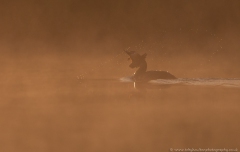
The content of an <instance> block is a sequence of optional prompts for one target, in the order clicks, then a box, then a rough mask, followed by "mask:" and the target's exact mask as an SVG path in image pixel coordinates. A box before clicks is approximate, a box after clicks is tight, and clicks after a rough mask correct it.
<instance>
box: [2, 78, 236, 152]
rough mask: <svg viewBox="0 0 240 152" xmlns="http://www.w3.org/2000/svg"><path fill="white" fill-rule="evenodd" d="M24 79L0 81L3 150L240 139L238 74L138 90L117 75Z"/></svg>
mask: <svg viewBox="0 0 240 152" xmlns="http://www.w3.org/2000/svg"><path fill="white" fill-rule="evenodd" d="M24 80H25V81H12V82H11V81H8V82H2V85H1V102H0V108H1V110H0V122H1V125H0V133H1V137H0V143H1V146H0V147H1V148H0V150H1V151H9V152H10V151H24V152H28V151H29V152H32V151H39V152H40V151H41V152H42V151H49V152H50V151H58V152H64V151H72V152H75V151H76V152H78V151H90V152H91V151H92V152H94V151H104V152H105V151H119V152H122V151H129V152H130V151H131V152H133V151H138V152H139V151H143V152H145V151H156V152H157V151H168V150H169V148H224V147H225V148H226V147H228V148H237V146H238V144H239V142H240V137H239V128H240V121H239V119H238V117H239V115H240V112H239V101H240V96H239V79H230V80H228V79H177V80H171V81H169V80H155V81H151V82H150V83H147V84H146V83H143V84H139V83H138V84H135V88H134V83H133V82H122V81H120V80H119V79H84V80H81V81H80V80H78V79H76V78H69V79H66V78H64V77H58V78H55V79H52V80H49V79H48V80H43V79H37V78H36V79H35V81H34V80H26V79H24ZM37 80H38V81H37ZM226 84H227V85H226ZM136 85H137V86H136ZM225 85H226V86H227V87H226V86H225ZM232 86H234V87H232Z"/></svg>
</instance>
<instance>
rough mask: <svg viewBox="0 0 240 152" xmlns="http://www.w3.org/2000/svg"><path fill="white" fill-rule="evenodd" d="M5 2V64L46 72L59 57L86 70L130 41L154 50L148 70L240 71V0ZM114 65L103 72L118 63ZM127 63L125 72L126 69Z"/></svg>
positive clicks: (189, 73) (183, 73) (180, 73)
mask: <svg viewBox="0 0 240 152" xmlns="http://www.w3.org/2000/svg"><path fill="white" fill-rule="evenodd" d="M0 3H1V4H0V21H1V24H0V50H1V60H0V61H1V62H2V63H1V68H3V69H5V68H7V69H9V68H13V67H14V68H22V67H21V64H22V66H24V67H25V66H28V65H29V64H30V65H35V66H36V70H39V71H41V70H43V69H44V65H45V64H47V66H48V67H51V68H52V69H55V68H56V65H54V64H58V65H57V67H58V68H59V67H60V66H63V65H64V67H62V68H70V67H72V69H73V70H79V74H80V73H81V72H83V71H84V72H89V71H88V70H89V69H92V68H96V66H97V65H100V64H102V63H103V62H105V61H106V60H107V59H112V58H115V56H116V55H118V54H119V53H121V52H122V51H123V50H124V49H126V48H128V47H130V50H135V51H139V52H140V53H144V52H147V53H148V54H149V56H148V62H149V67H150V69H159V70H169V71H171V73H173V74H175V75H176V76H177V77H239V74H240V70H239V68H237V66H238V65H239V61H240V59H239V48H240V43H239V39H240V28H239V27H240V15H239V14H240V9H239V8H240V2H239V1H238V0H231V1H228V0H211V1H208V0H201V1H190V0H182V1H174V0H169V1H157V0H156V1H154V0H150V1H147V0H146V1H145V0H140V1H129V0H126V1H125V0H121V1H110V0H109V1H108V0H104V1H76V0H69V1H57V0H48V1H46V0H43V1H34V0H26V1H14V0H12V1H5V0H1V2H0ZM120 58H121V59H119V58H118V59H119V62H121V63H123V62H126V60H125V59H124V58H123V55H121V57H120ZM123 59H124V60H123ZM85 60H86V61H85ZM89 61H91V62H89ZM19 62H20V63H19ZM32 62H33V63H32ZM114 64H116V63H115V62H111V64H108V65H104V66H103V67H105V68H103V67H101V71H110V69H106V67H108V68H109V67H110V66H114V67H111V68H112V69H114V68H115V65H114ZM128 64H129V63H127V64H124V65H123V66H122V69H123V71H121V72H119V73H123V72H126V71H125V70H128V67H127V65H128ZM6 65H7V66H6ZM66 65H67V67H65V66H66ZM85 67H87V68H85ZM120 67H121V66H119V69H121V68H120ZM77 68H78V69H77ZM5 70H6V69H5ZM118 71H119V70H118ZM116 72H117V71H116ZM116 72H115V73H116ZM128 72H130V71H128ZM128 72H126V73H128ZM132 72H133V71H131V73H132ZM98 73H99V72H96V73H95V75H96V74H98ZM113 73H114V72H112V73H111V74H113ZM119 73H117V74H116V75H115V76H119ZM124 74H125V73H124ZM104 75H106V74H104ZM109 77H112V76H111V75H109V76H108V78H109Z"/></svg>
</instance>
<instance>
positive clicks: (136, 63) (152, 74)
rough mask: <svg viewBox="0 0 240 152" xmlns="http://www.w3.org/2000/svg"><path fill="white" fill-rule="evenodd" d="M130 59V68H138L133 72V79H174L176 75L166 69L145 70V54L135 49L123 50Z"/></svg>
mask: <svg viewBox="0 0 240 152" xmlns="http://www.w3.org/2000/svg"><path fill="white" fill-rule="evenodd" d="M125 52H126V53H127V54H128V55H129V56H130V58H129V59H131V60H132V63H131V64H130V65H129V67H130V68H138V70H137V71H136V72H135V73H134V75H133V77H132V79H133V80H134V81H150V80H156V79H176V77H175V76H174V75H172V74H170V73H169V72H168V71H147V62H146V60H145V58H146V57H147V54H146V53H145V54H143V55H140V54H138V53H136V52H135V51H125Z"/></svg>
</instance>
